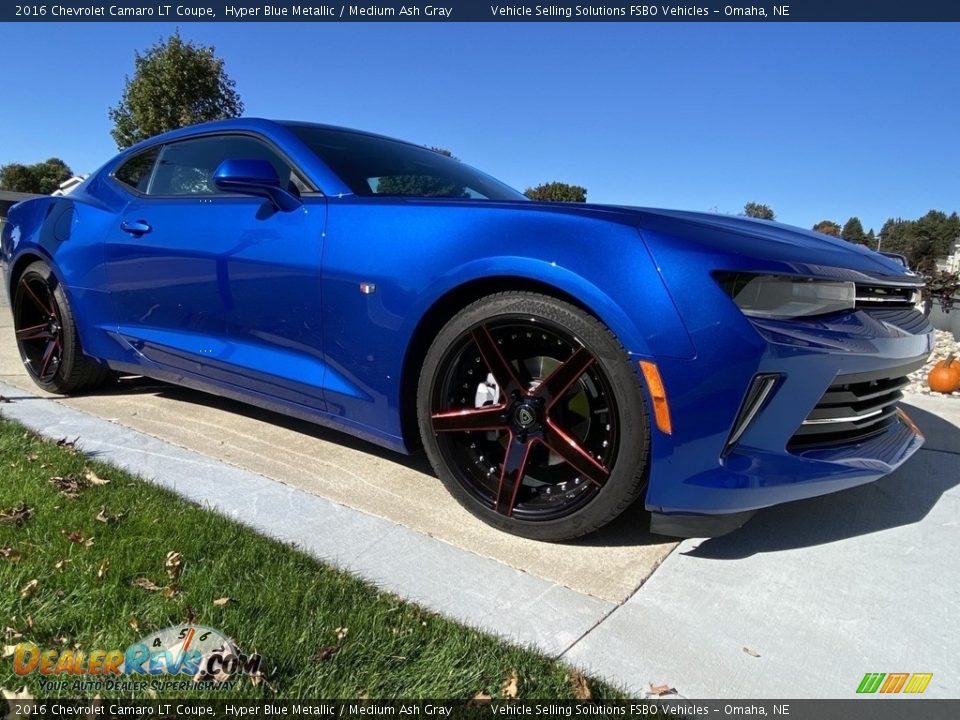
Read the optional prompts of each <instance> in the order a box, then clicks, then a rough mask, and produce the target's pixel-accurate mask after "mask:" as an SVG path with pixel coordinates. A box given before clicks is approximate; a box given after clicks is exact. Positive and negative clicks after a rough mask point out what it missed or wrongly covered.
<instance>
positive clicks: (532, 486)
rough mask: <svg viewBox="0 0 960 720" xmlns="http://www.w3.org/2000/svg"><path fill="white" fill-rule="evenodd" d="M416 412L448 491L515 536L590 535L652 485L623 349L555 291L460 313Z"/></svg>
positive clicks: (431, 364) (509, 296) (480, 304)
mask: <svg viewBox="0 0 960 720" xmlns="http://www.w3.org/2000/svg"><path fill="white" fill-rule="evenodd" d="M417 417H418V422H419V426H420V434H421V437H422V439H423V445H424V448H425V450H426V454H427V457H428V458H429V460H430V463H431V464H432V466H433V469H434V470H435V471H436V473H437V475H438V476H439V477H440V479H441V481H442V482H443V484H444V485H445V486H446V487H447V489H448V490H449V492H450V493H451V494H452V495H453V496H454V497H455V498H456V499H457V501H459V502H460V504H461V505H463V506H464V507H465V508H466V509H467V510H469V511H470V512H471V513H473V514H474V515H476V516H477V517H479V518H480V519H481V520H483V521H484V522H486V523H488V524H490V525H493V526H494V527H497V528H499V529H501V530H504V531H506V532H509V533H512V534H514V535H520V536H523V537H527V538H532V539H535V540H546V541H559V540H569V539H572V538H576V537H579V536H581V535H585V534H587V533H590V532H593V531H594V530H597V529H598V528H600V527H603V526H604V525H606V524H607V523H609V522H610V521H611V520H613V519H614V518H616V517H617V516H618V515H620V514H621V513H622V512H623V511H624V510H626V509H627V508H628V507H629V506H630V505H631V504H632V503H633V502H634V501H635V500H636V499H637V498H638V497H640V495H641V494H642V493H643V492H644V490H645V489H646V477H647V464H648V459H649V446H650V436H649V421H648V415H647V411H646V404H645V401H644V397H643V392H642V389H641V386H640V381H639V378H638V376H637V374H636V372H635V371H634V370H633V368H632V366H631V364H630V362H629V360H628V357H627V353H626V352H625V351H624V349H623V348H622V347H621V345H620V343H619V342H618V341H617V339H616V338H615V337H614V335H613V334H612V333H611V332H610V330H608V329H607V328H606V327H605V326H604V325H603V324H602V323H601V322H600V321H599V320H597V319H596V318H594V317H592V316H591V315H590V314H588V313H587V312H585V311H583V310H582V309H580V308H578V307H575V306H573V305H570V304H569V303H566V302H563V301H561V300H558V299H556V298H553V297H549V296H547V295H541V294H537V293H532V292H508V293H498V294H496V295H490V296H488V297H485V298H482V299H481V300H478V301H477V302H474V303H473V304H471V305H469V306H468V307H466V308H464V309H463V310H461V311H460V312H459V313H457V315H455V316H454V317H453V318H452V319H451V320H450V321H449V322H448V323H447V324H446V325H445V326H444V328H443V329H442V330H441V331H440V332H439V334H438V335H437V337H436V339H435V340H434V342H433V344H432V345H431V346H430V349H429V350H428V351H427V355H426V358H425V359H424V364H423V370H422V372H421V375H420V380H419V385H418V392H417ZM518 479H519V480H518Z"/></svg>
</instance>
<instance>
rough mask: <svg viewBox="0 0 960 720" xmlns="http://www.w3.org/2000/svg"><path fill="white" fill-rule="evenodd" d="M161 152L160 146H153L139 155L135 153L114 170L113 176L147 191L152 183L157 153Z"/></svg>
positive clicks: (133, 186)
mask: <svg viewBox="0 0 960 720" xmlns="http://www.w3.org/2000/svg"><path fill="white" fill-rule="evenodd" d="M159 154H160V148H159V147H153V148H150V149H149V150H145V151H144V152H142V153H140V154H138V155H134V156H133V157H132V158H130V159H129V160H127V161H126V162H125V163H124V164H123V165H121V166H120V167H118V168H117V169H116V170H114V171H113V177H115V178H116V179H117V180H119V181H120V182H122V183H123V184H124V185H127V186H129V187H131V188H133V189H134V190H137V191H139V192H142V193H145V192H146V191H147V186H148V185H149V183H150V175H151V174H152V173H153V165H154V163H155V162H156V161H157V155H159Z"/></svg>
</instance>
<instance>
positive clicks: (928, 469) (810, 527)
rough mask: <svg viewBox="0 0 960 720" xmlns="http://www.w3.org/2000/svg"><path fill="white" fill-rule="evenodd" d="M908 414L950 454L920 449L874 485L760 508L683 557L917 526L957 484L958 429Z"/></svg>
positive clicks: (719, 556) (728, 556) (721, 556)
mask: <svg viewBox="0 0 960 720" xmlns="http://www.w3.org/2000/svg"><path fill="white" fill-rule="evenodd" d="M909 412H910V417H911V418H913V420H914V422H916V423H917V425H919V426H920V429H921V430H922V431H923V432H924V434H925V435H927V436H928V438H929V437H930V436H934V435H935V436H936V437H937V438H939V439H940V440H941V443H942V441H943V439H945V438H947V439H949V445H947V447H951V448H953V449H954V451H952V452H951V451H945V450H941V449H921V450H920V451H919V452H918V453H917V454H916V455H914V456H913V457H912V458H910V459H909V460H908V461H907V462H906V463H904V465H903V466H901V467H900V468H899V469H898V470H897V471H896V472H894V473H893V474H891V475H888V476H887V477H884V478H881V479H880V480H877V481H876V482H872V483H869V484H867V485H861V486H859V487H856V488H851V489H849V490H843V491H841V492H837V493H831V494H829V495H822V496H820V497H816V498H811V499H809V500H800V501H797V502H792V503H787V504H785V505H779V506H776V507H772V508H767V509H765V510H760V511H759V512H758V513H757V514H756V515H755V516H754V517H753V518H752V519H751V520H750V521H749V522H747V523H746V524H745V525H744V526H743V527H741V528H740V529H739V530H736V531H734V532H732V533H730V534H729V535H724V536H722V537H718V538H711V539H708V540H705V541H703V542H702V543H700V545H699V547H697V548H695V549H693V550H690V551H689V552H687V553H685V554H687V555H692V556H694V557H700V558H712V559H716V560H735V559H741V558H745V557H749V556H751V555H754V554H756V553H766V552H777V551H780V550H791V549H795V548H802V547H810V546H813V545H823V544H825V543H831V542H836V541H838V540H844V539H847V538H851V537H856V536H859V535H867V534H870V533H875V532H880V531H882V530H887V529H890V528H895V527H900V526H903V525H910V524H913V523H917V522H920V521H921V520H922V519H923V518H924V517H926V516H927V514H928V513H929V512H930V510H931V509H932V508H933V507H934V505H936V504H937V502H938V501H939V500H940V497H941V496H942V495H943V494H944V493H945V492H947V491H949V490H951V489H952V488H955V487H957V486H958V485H960V428H957V427H956V426H955V425H953V424H951V423H949V422H947V421H946V420H944V419H942V418H940V417H938V416H936V415H933V414H932V413H929V412H927V411H925V410H921V409H919V408H917V407H913V408H910V410H909ZM940 446H941V447H942V446H943V445H942V444H940Z"/></svg>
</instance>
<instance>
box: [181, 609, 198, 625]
mask: <svg viewBox="0 0 960 720" xmlns="http://www.w3.org/2000/svg"><path fill="white" fill-rule="evenodd" d="M183 613H184V615H185V616H186V617H185V618H184V620H183V621H184V622H185V623H186V624H187V625H193V624H194V623H195V622H196V621H197V611H196V610H194V609H193V607H192V606H190V605H187V606H186V607H185V608H184V609H183Z"/></svg>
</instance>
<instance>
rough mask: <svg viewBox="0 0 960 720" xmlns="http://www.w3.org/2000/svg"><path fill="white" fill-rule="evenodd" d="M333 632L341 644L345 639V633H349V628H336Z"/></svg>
mask: <svg viewBox="0 0 960 720" xmlns="http://www.w3.org/2000/svg"><path fill="white" fill-rule="evenodd" d="M335 632H336V633H337V640H340V641H341V642H342V641H343V640H344V639H345V638H346V637H347V633H349V632H350V628H348V627H338V628H337V629H336V631H335Z"/></svg>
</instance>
